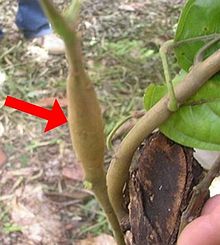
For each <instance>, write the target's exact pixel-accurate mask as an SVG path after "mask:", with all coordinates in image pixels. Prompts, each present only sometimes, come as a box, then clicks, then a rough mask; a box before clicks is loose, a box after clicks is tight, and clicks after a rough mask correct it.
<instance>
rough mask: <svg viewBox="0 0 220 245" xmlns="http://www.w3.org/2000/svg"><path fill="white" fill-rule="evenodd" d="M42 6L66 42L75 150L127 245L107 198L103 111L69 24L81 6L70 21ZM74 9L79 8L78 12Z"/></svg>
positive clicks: (46, 0)
mask: <svg viewBox="0 0 220 245" xmlns="http://www.w3.org/2000/svg"><path fill="white" fill-rule="evenodd" d="M76 1H78V0H76ZM78 2H79V1H78ZM41 4H42V7H43V9H44V11H45V13H46V14H47V16H48V18H49V20H50V23H51V24H52V26H53V28H54V30H55V31H56V32H57V33H58V34H59V35H60V36H61V37H62V38H63V40H64V43H65V46H66V55H67V59H68V62H69V74H68V79H67V97H68V121H69V128H70V134H71V139H72V143H73V147H74V150H75V152H76V154H77V157H78V158H79V160H80V161H81V163H82V166H83V169H84V173H85V182H86V183H87V185H88V186H90V188H91V190H92V191H93V192H94V194H95V196H96V198H97V200H98V201H99V203H100V205H101V206H102V208H103V209H104V211H105V214H106V216H107V218H108V220H109V222H110V224H111V226H112V229H113V233H114V236H115V239H116V241H117V243H118V244H119V245H124V244H125V243H124V237H123V234H122V232H121V229H120V226H119V223H118V220H117V217H116V215H115V213H114V211H113V209H112V206H111V204H110V201H109V198H108V194H107V187H106V174H105V171H104V166H103V163H104V147H105V143H104V130H103V121H102V115H101V109H100V106H99V103H98V100H97V97H96V93H95V90H94V87H93V85H92V83H91V81H90V79H89V77H88V75H87V73H86V72H85V69H84V66H83V61H82V54H81V43H80V38H79V36H78V35H77V33H76V31H75V28H74V25H72V24H74V23H70V22H69V20H70V19H71V22H72V21H75V20H76V19H74V20H73V18H70V16H74V18H76V12H78V10H79V9H77V8H78V7H79V4H75V5H74V4H73V3H72V5H71V8H70V9H69V11H67V12H66V13H68V18H66V17H65V16H62V15H61V14H60V13H59V12H58V11H57V10H56V9H55V8H54V6H53V5H52V4H51V2H50V1H49V0H41ZM73 6H76V9H75V8H74V7H73ZM70 12H72V15H71V13H70Z"/></svg>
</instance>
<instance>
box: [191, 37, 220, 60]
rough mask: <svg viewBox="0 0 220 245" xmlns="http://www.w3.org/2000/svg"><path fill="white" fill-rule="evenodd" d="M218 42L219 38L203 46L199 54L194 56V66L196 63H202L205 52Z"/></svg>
mask: <svg viewBox="0 0 220 245" xmlns="http://www.w3.org/2000/svg"><path fill="white" fill-rule="evenodd" d="M219 41H220V36H218V37H216V38H214V39H213V40H211V41H209V42H208V43H207V44H206V45H204V46H203V47H202V48H201V49H200V50H199V52H198V53H197V54H196V56H195V59H194V65H195V64H197V63H200V62H202V61H203V59H204V56H205V52H206V51H207V50H208V49H209V48H210V47H211V46H212V45H213V44H215V43H217V42H219Z"/></svg>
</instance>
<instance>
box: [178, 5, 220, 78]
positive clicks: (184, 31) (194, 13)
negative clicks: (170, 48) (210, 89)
mask: <svg viewBox="0 0 220 245" xmlns="http://www.w3.org/2000/svg"><path fill="white" fill-rule="evenodd" d="M215 33H219V34H220V0H188V1H187V3H186V4H185V6H184V8H183V11H182V14H181V16H180V19H179V23H178V26H177V31H176V36H175V41H176V42H177V41H181V40H185V39H189V38H194V37H200V36H205V35H211V34H215ZM206 42H207V41H191V42H187V43H184V44H181V45H180V46H177V47H176V48H175V53H176V57H177V61H178V64H179V66H180V67H181V68H182V69H184V70H185V71H188V70H189V68H190V67H191V66H192V64H193V60H194V57H195V55H196V53H197V52H198V51H199V49H200V48H201V47H202V46H203V45H204V44H205V43H206ZM219 48H220V43H216V44H215V45H213V47H212V48H210V49H209V50H208V51H207V54H206V57H208V56H210V54H212V53H213V52H214V51H216V50H217V49H219ZM218 78H220V75H218ZM218 78H217V79H218Z"/></svg>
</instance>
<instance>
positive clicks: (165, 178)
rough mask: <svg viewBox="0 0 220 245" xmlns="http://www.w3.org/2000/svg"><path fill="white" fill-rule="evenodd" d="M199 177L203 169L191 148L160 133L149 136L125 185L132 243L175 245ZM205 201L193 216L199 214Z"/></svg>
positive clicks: (140, 244)
mask: <svg viewBox="0 0 220 245" xmlns="http://www.w3.org/2000/svg"><path fill="white" fill-rule="evenodd" d="M202 177H203V169H202V168H201V167H200V165H199V164H198V163H197V162H196V160H195V159H194V158H193V150H192V149H189V148H186V147H183V146H181V145H179V144H176V143H174V142H173V141H171V140H169V139H168V138H166V137H165V136H164V135H162V134H161V133H155V134H153V135H152V136H150V137H149V138H148V139H147V140H146V141H145V144H144V146H143V147H142V149H141V155H140V158H139V160H138V165H137V168H136V169H135V170H134V171H132V173H131V178H130V183H129V196H130V204H129V223H130V229H131V233H132V237H133V241H132V244H136V245H142V244H143V245H172V244H176V240H177V235H178V231H179V225H180V220H181V215H182V212H183V211H184V210H185V209H186V207H187V205H188V203H189V200H190V198H191V193H192V189H193V187H194V186H195V185H197V184H198V183H199V181H200V180H201V178H202ZM206 199H207V197H205V200H206ZM205 200H203V201H202V202H201V205H200V207H199V209H198V210H196V212H197V213H196V214H194V217H195V216H198V215H199V213H200V211H201V208H202V207H203V204H204V202H205Z"/></svg>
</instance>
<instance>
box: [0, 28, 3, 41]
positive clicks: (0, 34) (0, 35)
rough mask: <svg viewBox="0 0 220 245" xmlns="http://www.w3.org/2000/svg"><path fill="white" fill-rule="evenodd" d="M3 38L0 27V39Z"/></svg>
mask: <svg viewBox="0 0 220 245" xmlns="http://www.w3.org/2000/svg"><path fill="white" fill-rule="evenodd" d="M2 38H3V32H2V30H1V29H0V39H2Z"/></svg>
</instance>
